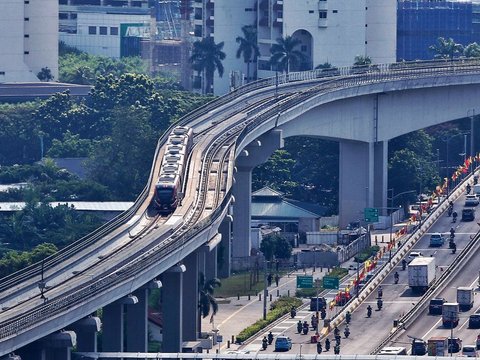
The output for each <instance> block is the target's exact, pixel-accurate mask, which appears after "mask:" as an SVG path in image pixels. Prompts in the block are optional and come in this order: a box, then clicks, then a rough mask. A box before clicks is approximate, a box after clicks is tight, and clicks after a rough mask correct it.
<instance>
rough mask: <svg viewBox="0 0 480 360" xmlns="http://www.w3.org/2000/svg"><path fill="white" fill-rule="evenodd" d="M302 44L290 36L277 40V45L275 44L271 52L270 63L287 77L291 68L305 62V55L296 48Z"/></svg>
mask: <svg viewBox="0 0 480 360" xmlns="http://www.w3.org/2000/svg"><path fill="white" fill-rule="evenodd" d="M301 43H302V42H301V41H300V40H299V39H296V38H294V37H292V36H290V35H287V36H285V37H284V38H279V39H277V43H276V44H273V45H272V47H271V49H270V52H271V54H272V55H271V57H270V63H271V64H272V65H273V66H274V67H276V68H277V69H278V70H279V71H284V72H285V73H286V74H287V75H288V73H289V72H290V67H291V66H296V65H299V64H300V63H301V62H302V61H303V60H305V55H303V53H302V52H301V51H299V50H297V49H296V48H297V47H298V46H299V45H300V44H301Z"/></svg>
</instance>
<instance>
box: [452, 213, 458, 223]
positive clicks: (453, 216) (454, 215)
mask: <svg viewBox="0 0 480 360" xmlns="http://www.w3.org/2000/svg"><path fill="white" fill-rule="evenodd" d="M452 222H453V223H456V222H457V213H456V212H453V214H452Z"/></svg>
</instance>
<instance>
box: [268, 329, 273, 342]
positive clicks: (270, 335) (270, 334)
mask: <svg viewBox="0 0 480 360" xmlns="http://www.w3.org/2000/svg"><path fill="white" fill-rule="evenodd" d="M267 337H268V345H271V344H272V342H273V334H272V332H271V331H270V332H269V333H268V335H267Z"/></svg>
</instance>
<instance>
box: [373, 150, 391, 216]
mask: <svg viewBox="0 0 480 360" xmlns="http://www.w3.org/2000/svg"><path fill="white" fill-rule="evenodd" d="M374 164H375V166H374V189H375V190H374V198H373V206H374V207H376V208H386V207H387V206H390V205H389V204H387V196H388V191H387V188H388V141H380V142H377V143H375V163H374ZM383 213H384V215H387V214H386V212H383Z"/></svg>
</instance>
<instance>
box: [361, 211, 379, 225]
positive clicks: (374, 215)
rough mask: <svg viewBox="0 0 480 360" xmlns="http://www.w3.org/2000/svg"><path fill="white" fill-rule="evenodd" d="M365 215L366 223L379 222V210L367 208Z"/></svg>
mask: <svg viewBox="0 0 480 360" xmlns="http://www.w3.org/2000/svg"><path fill="white" fill-rule="evenodd" d="M363 215H364V218H365V221H366V222H378V209H375V208H365V210H364V211H363Z"/></svg>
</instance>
